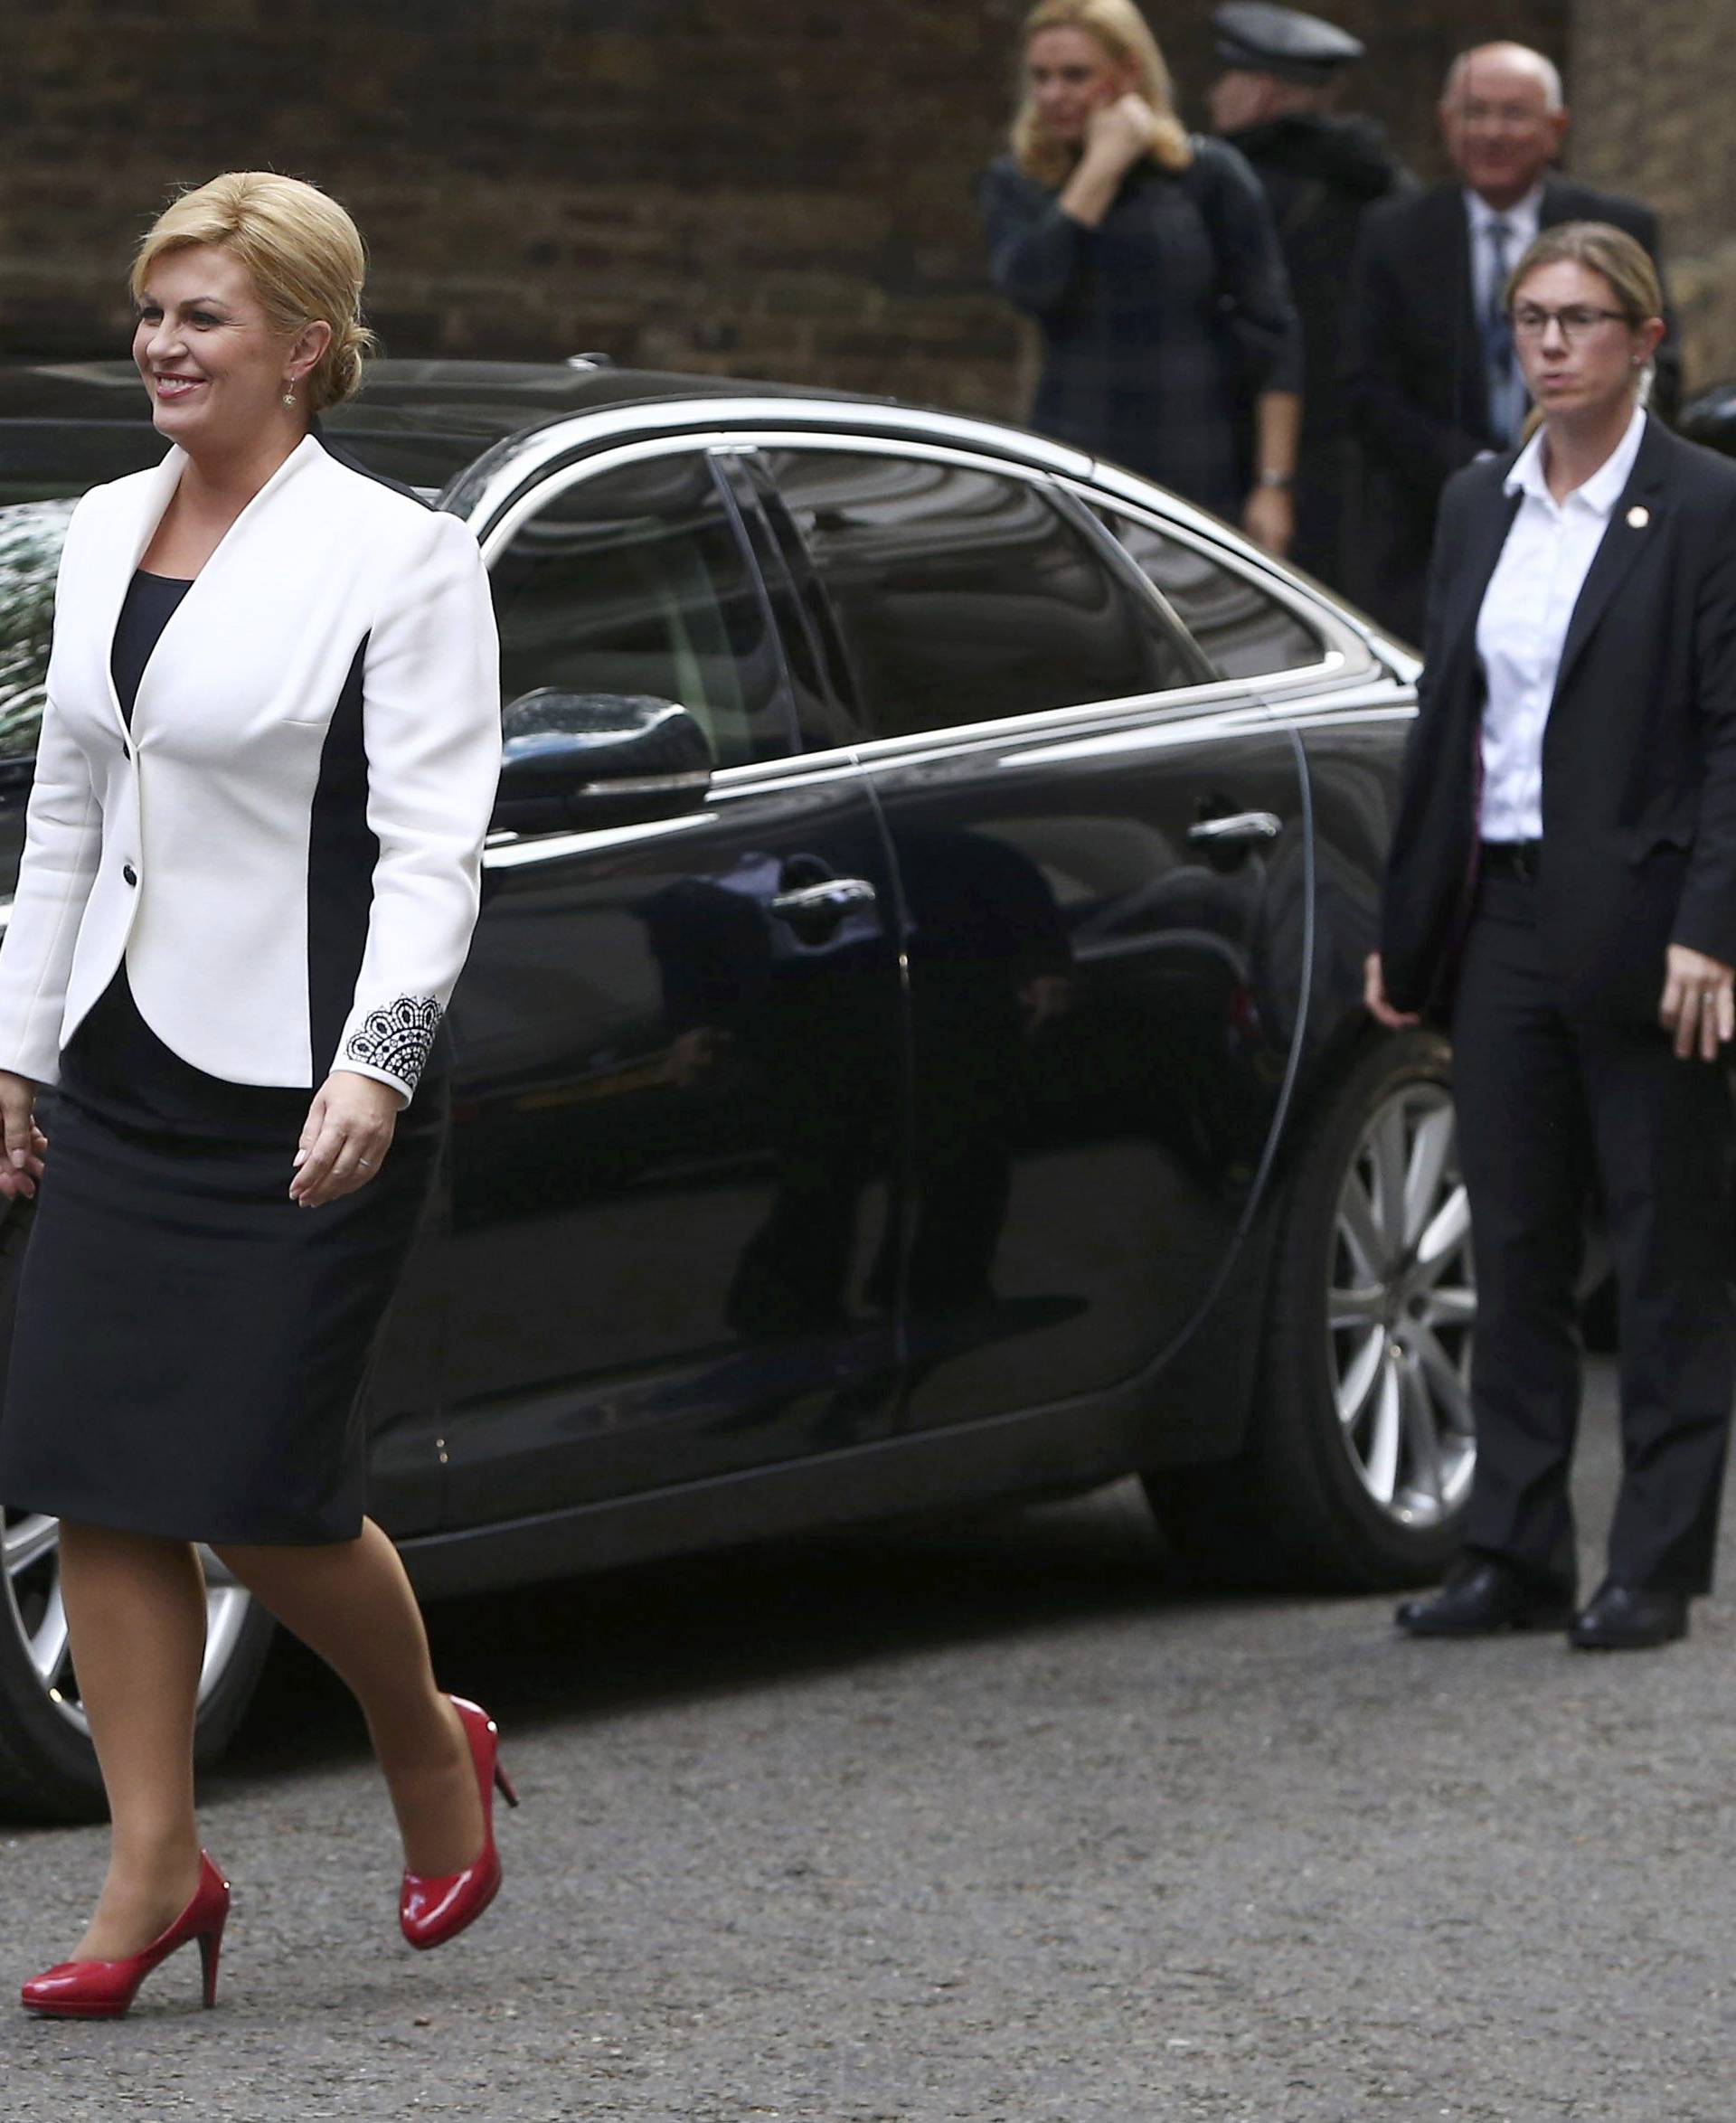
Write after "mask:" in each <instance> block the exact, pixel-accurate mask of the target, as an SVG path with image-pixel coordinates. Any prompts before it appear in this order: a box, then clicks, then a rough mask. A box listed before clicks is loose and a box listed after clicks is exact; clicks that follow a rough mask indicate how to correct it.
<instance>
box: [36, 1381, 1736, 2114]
mask: <svg viewBox="0 0 1736 2123" xmlns="http://www.w3.org/2000/svg"><path fill="white" fill-rule="evenodd" d="M1600 1401H1601V1403H1602V1405H1601V1408H1600V1411H1599V1420H1598V1421H1597V1423H1596V1424H1595V1425H1594V1430H1595V1437H1594V1443H1595V1445H1596V1450H1595V1451H1594V1452H1593V1454H1592V1456H1591V1457H1592V1464H1591V1466H1590V1467H1589V1469H1588V1480H1587V1483H1586V1505H1587V1516H1588V1520H1589V1521H1590V1523H1591V1524H1593V1525H1594V1526H1595V1525H1597V1524H1600V1521H1601V1519H1602V1517H1603V1515H1604V1514H1606V1513H1607V1508H1608V1501H1607V1500H1608V1496H1609V1480H1610V1460H1611V1454H1610V1450H1609V1441H1608V1436H1607V1432H1608V1415H1607V1409H1608V1388H1607V1380H1606V1381H1604V1382H1602V1384H1601V1388H1600ZM1158 1565H1159V1559H1158V1558H1157V1557H1156V1554H1155V1551H1154V1549H1153V1547H1152V1545H1151V1543H1150V1537H1149V1535H1148V1534H1147V1533H1146V1532H1145V1530H1144V1524H1143V1520H1142V1518H1141V1517H1140V1514H1139V1512H1138V1509H1137V1500H1136V1499H1135V1497H1134V1496H1132V1494H1131V1493H1130V1492H1128V1491H1119V1490H1118V1491H1111V1492H1108V1493H1106V1494H1104V1495H1102V1496H1099V1497H1098V1498H1095V1499H1092V1500H1091V1501H1090V1502H1089V1503H1086V1504H1079V1505H1070V1506H1067V1507H1065V1508H1060V1507H1054V1508H1051V1509H1048V1510H1044V1511H1040V1512H1026V1513H1022V1514H1005V1515H1001V1516H998V1517H995V1518H992V1519H953V1520H949V1521H948V1523H946V1524H943V1525H938V1526H928V1527H923V1528H920V1529H914V1530H907V1531H903V1532H901V1533H897V1534H892V1533H884V1534H879V1535H875V1536H872V1537H864V1538H862V1539H858V1540H853V1541H852V1542H850V1543H847V1544H843V1543H830V1544H826V1545H819V1544H802V1545H790V1546H780V1547H778V1548H775V1549H763V1550H760V1551H757V1552H754V1553H753V1554H752V1555H750V1556H747V1557H742V1556H736V1557H731V1558H728V1559H721V1560H720V1559H712V1560H709V1561H706V1562H702V1563H693V1564H684V1565H681V1566H677V1567H674V1568H665V1569H662V1570H657V1571H635V1572H632V1573H629V1574H624V1575H621V1576H618V1577H615V1578H612V1579H609V1580H593V1581H578V1582H575V1583H573V1584H571V1585H566V1586H562V1587H558V1588H553V1589H547V1590H541V1591H538V1592H536V1593H534V1594H525V1595H514V1596H512V1597H509V1598H496V1599H486V1600H485V1599H478V1600H474V1601H469V1602H466V1603H464V1604H462V1605H457V1606H451V1607H448V1608H445V1609H440V1610H438V1612H437V1615H436V1625H437V1634H438V1637H439V1648H440V1653H441V1658H442V1668H443V1671H444V1672H445V1674H446V1675H448V1677H449V1680H450V1683H451V1684H452V1685H453V1686H455V1687H461V1688H466V1689H469V1690H472V1691H474V1692H475V1693H476V1694H480V1695H481V1696H483V1697H484V1698H485V1699H486V1700H487V1701H488V1703H490V1705H491V1707H493V1708H495V1711H496V1713H497V1714H498V1715H499V1717H500V1718H501V1721H502V1723H503V1724H504V1726H505V1728H506V1731H507V1736H508V1742H509V1749H510V1752H509V1756H508V1759H509V1761H510V1764H511V1766H512V1768H513V1769H514V1772H515V1774H516V1776H517V1778H518V1780H519V1784H520V1788H521V1791H522V1793H523V1795H524V1799H525V1805H524V1810H523V1811H522V1812H521V1813H519V1814H517V1815H515V1816H509V1817H508V1818H507V1819H506V1821H505V1830H504V1842H505V1852H506V1860H507V1864H508V1868H509V1871H508V1883H507V1889H506V1892H505V1896H504V1897H503V1900H502V1901H501V1902H500V1903H499V1904H498V1905H497V1908H496V1910H495V1912H494V1913H493V1914H491V1916H490V1917H489V1918H487V1919H486V1920H485V1921H484V1923H483V1924H482V1925H481V1926H479V1927H478V1928H477V1930H476V1931H475V1932H473V1933H472V1934H470V1936H469V1937H468V1938H467V1939H466V1940H465V1941H464V1942H463V1943H461V1944H458V1945H455V1946H454V1947H452V1948H448V1949H447V1950H446V1951H444V1952H442V1953H439V1954H437V1955H434V1956H430V1957H429V1958H418V1957H416V1956H413V1955H412V1954H410V1952H409V1950H408V1949H407V1948H402V1947H401V1946H400V1945H399V1944H398V1942H397V1940H396V1937H395V1933H394V1931H393V1930H392V1892H393V1886H394V1873H393V1849H392V1837H391V1834H390V1829H389V1826H388V1818H387V1815H386V1810H385V1807H384V1804H383V1801H382V1798H381V1797H380V1795H379V1793H378V1791H377V1789H376V1788H375V1786H374V1783H373V1780H372V1778H371V1776H370V1774H369V1771H368V1769H367V1766H366V1763H365V1761H364V1760H363V1755H362V1751H361V1748H360V1744H359V1738H358V1732H357V1729H356V1724H355V1721H354V1715H353V1713H350V1711H349V1710H348V1709H347V1707H346V1705H345V1703H344V1701H343V1699H342V1698H341V1697H340V1696H339V1695H338V1694H336V1693H335V1692H334V1690H333V1689H332V1688H331V1687H330V1686H329V1685H328V1684H325V1682H324V1681H323V1680H322V1679H321V1677H320V1676H319V1675H317V1673H316V1672H314V1671H312V1670H311V1669H310V1668H309V1667H307V1665H302V1664H300V1663H298V1662H297V1661H295V1660H293V1659H287V1658H286V1659H282V1660H280V1661H279V1662H278V1664H277V1665H276V1667H275V1669H274V1672H273V1675H272V1677H271V1680H270V1683H269V1687H268V1690H267V1693H266V1694H265V1696H264V1697H263V1698H262V1700H261V1702H260V1703H259V1709H258V1712H257V1714H256V1715H255V1716H254V1717H253V1719H252V1720H251V1722H250V1726H249V1728H248V1730H247V1731H246V1732H245V1733H244V1735H243V1738H242V1742H241V1747H240V1748H239V1750H238V1751H237V1754H236V1757H235V1760H234V1762H233V1765H232V1767H231V1769H230V1770H229V1771H228V1772H226V1773H225V1774H224V1775H223V1776H222V1778H221V1779H216V1780H213V1782H212V1788H211V1790H210V1792H209V1812H208V1828H209V1835H210V1839H211V1842H212V1846H213V1847H214V1848H215V1849H216V1850H217V1851H218V1852H219V1853H220V1854H221V1855H222V1860H223V1862H224V1864H226V1865H227V1866H228V1867H229V1869H230V1870H231V1873H232V1874H233V1876H234V1878H235V1881H236V1882H237V1901H236V1909H235V1915H234V1919H233V1922H232V1939H231V1947H230V1949H229V1951H228V1953H227V1956H226V1959H225V1966H224V1995H223V1996H222V2002H221V2005H220V2009H219V2011H218V2012H217V2013H216V2014H212V2015H209V2016H207V2015H204V2014H200V2013H199V2012H198V2011H196V2010H195V2009H194V2007H193V1996H194V1988H193V1984H194V1968H195V1962H194V1959H193V1956H191V1955H187V1956H185V1957H183V1958H181V1959H180V1960H179V1961H178V1962H176V1963H175V1964H173V1965H172V1966H171V1967H170V1968H169V1969H168V1970H165V1972H163V1973H162V1974H159V1975H158V1976H157V1977H156V1978H155V1979H154V1981H153V1983H152V1984H151V1985H150V1986H148V1987H147V1988H146V1991H145V1993H144V1996H143V2000H142V2002H141V2005H140V2006H139V2008H138V2009H137V2012H136V2014H135V2015H134V2017H133V2018H132V2019H131V2020H129V2021H127V2022H125V2023H122V2024H119V2025H117V2026H99V2025H92V2026H84V2027H71V2028H69V2027H66V2026H57V2025H52V2024H41V2023H35V2022H27V2021H25V2020H24V2019H23V2018H22V2016H21V2017H19V2018H17V2019H15V2020H11V2021H8V2020H6V2019H5V2018H0V2118H3V2119H4V2123H85V2119H86V2118H99V2119H101V2123H108V2119H109V2118H114V2119H116V2123H181V2119H182V2118H193V2117H198V2118H201V2119H202V2123H279V2119H282V2123H290V2119H292V2118H293V2119H294V2123H317V2119H319V2118H344V2119H345V2123H347V2119H349V2118H417V2117H424V2116H426V2117H430V2118H435V2117H466V2118H488V2119H490V2123H494V2119H496V2118H498V2119H500V2123H553V2119H555V2118H561V2119H563V2123H564V2119H565V2118H595V2119H597V2123H613V2119H615V2118H630V2119H632V2123H747V2119H748V2118H803V2119H804V2123H809V2119H811V2123H951V2119H953V2118H961V2119H967V2123H1001V2119H1003V2118H1004V2119H1005V2123H1097V2119H1098V2118H1105V2119H1108V2118H1114V2119H1115V2123H1146V2119H1147V2118H1149V2119H1151V2123H1194V2118H1198V2119H1200V2123H1220V2119H1222V2123H1243V2119H1245V2123H1289V2119H1290V2118H1297V2119H1303V2118H1306V2119H1307V2123H1315V2119H1320V2123H1345V2119H1350V2118H1354V2119H1356V2123H1362V2119H1363V2118H1373V2119H1379V2123H1388V2119H1391V2123H1425V2119H1427V2123H1436V2119H1438V2118H1453V2119H1456V2123H1493V2119H1494V2118H1514V2119H1515V2123H1553V2119H1555V2118H1575V2119H1585V2123H1590V2119H1592V2118H1596V2119H1598V2123H1606V2119H1607V2123H1618V2119H1619V2123H1730V2119H1731V2118H1732V2117H1736V2061H1733V2060H1732V2052H1733V2051H1736V2040H1733V2039H1732V2037H1733V2036H1736V1977H1733V1976H1732V1972H1731V1957H1732V1953H1736V1868H1733V1867H1732V1864H1731V1860H1732V1856H1733V1855H1736V1851H1733V1849H1732V1845H1736V1813H1733V1812H1732V1808H1731V1803H1730V1801H1731V1776H1732V1764H1733V1763H1736V1716H1733V1715H1732V1704H1731V1687H1730V1670H1731V1649H1732V1646H1733V1645H1736V1609H1732V1608H1731V1605H1730V1604H1728V1603H1720V1602H1713V1603H1712V1604H1711V1605H1709V1606H1707V1607H1705V1608H1703V1609H1701V1610H1700V1612H1699V1614H1698V1615H1697V1617H1696V1627H1695V1634H1694V1639H1693V1641H1692V1642H1691V1643H1690V1644H1689V1645H1687V1646H1685V1647H1678V1648H1676V1649H1674V1650H1671V1651H1669V1652H1667V1653H1664V1654H1661V1655H1655V1656H1648V1657H1643V1658H1632V1659H1627V1660H1618V1659H1606V1660H1601V1661H1599V1660H1597V1659H1592V1658H1587V1657H1584V1656H1572V1655H1570V1654H1569V1653H1567V1652H1566V1651H1565V1649H1564V1648H1563V1647H1561V1644H1560V1643H1559V1642H1558V1641H1555V1640H1542V1639H1538V1640H1526V1641H1523V1642H1510V1643H1505V1644H1500V1645H1495V1646H1485V1647H1423V1646H1417V1645H1411V1644H1408V1643H1405V1642H1402V1641H1400V1640H1398V1639H1396V1638H1395V1637H1394V1636H1393V1634H1392V1631H1391V1629H1390V1628H1389V1626H1388V1619H1387V1609H1388V1603H1387V1602H1386V1601H1385V1600H1373V1601H1348V1602H1347V1601H1331V1602H1326V1601H1292V1602H1275V1601H1269V1600H1262V1601H1243V1602H1221V1601H1213V1600H1210V1599H1202V1598H1201V1597H1199V1596H1198V1595H1197V1594H1194V1595H1190V1594H1187V1593H1184V1592H1182V1591H1180V1590H1177V1589H1176V1588H1175V1586H1174V1585H1172V1584H1169V1583H1166V1582H1165V1578H1164V1576H1163V1573H1162V1571H1161V1568H1160V1567H1158ZM100 1854H101V1842H100V1837H99V1835H97V1834H95V1833H91V1832H85V1831H80V1832H65V1831H60V1832H52V1833H49V1832H42V1833H31V1834H16V1835H12V1836H10V1837H4V1838H0V1867H3V1868H4V1869H3V1870H0V1882H4V1888H3V1891H0V1968H5V1969H8V1970H11V1971H13V1972H14V1974H24V1973H28V1972H30V1970H32V1969H33V1967H36V1966H38V1965H40V1964H41V1962H42V1960H43V1959H44V1958H47V1957H48V1956H49V1955H50V1954H52V1952H53V1951H54V1950H55V1949H56V1948H58V1947H59V1945H60V1943H61V1941H62V1940H63V1939H71V1937H72V1936H74V1935H75V1934H76V1931H77V1930H78V1927H79V1922H80V1915H81V1911H82V1910H83V1907H84V1904H85V1901H86V1899H87V1897H88V1896H89V1894H90V1892H91V1890H92V1887H93V1885H94V1882H95V1880H96V1878H97V1874H98V1872H99V1861H100Z"/></svg>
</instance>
